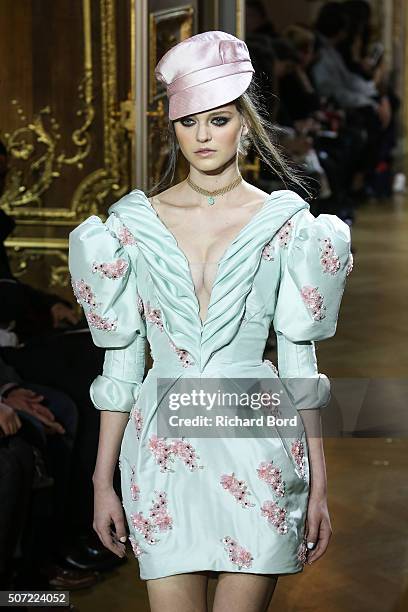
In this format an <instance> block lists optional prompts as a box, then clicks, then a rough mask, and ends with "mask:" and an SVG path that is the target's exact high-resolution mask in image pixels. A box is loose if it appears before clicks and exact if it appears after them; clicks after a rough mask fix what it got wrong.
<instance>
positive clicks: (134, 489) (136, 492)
mask: <svg viewBox="0 0 408 612" xmlns="http://www.w3.org/2000/svg"><path fill="white" fill-rule="evenodd" d="M131 470H132V476H131V479H130V495H131V497H132V501H138V500H139V496H140V488H139V487H138V485H137V484H136V482H135V466H132V468H131Z"/></svg>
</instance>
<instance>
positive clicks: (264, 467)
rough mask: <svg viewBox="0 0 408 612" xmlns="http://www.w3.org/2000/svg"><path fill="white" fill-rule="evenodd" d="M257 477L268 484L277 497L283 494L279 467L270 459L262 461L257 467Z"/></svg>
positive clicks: (283, 487) (282, 482)
mask: <svg viewBox="0 0 408 612" xmlns="http://www.w3.org/2000/svg"><path fill="white" fill-rule="evenodd" d="M256 471H257V473H258V477H259V478H260V480H263V481H264V482H266V484H268V485H269V486H270V487H271V488H272V490H273V491H274V492H275V493H276V495H277V496H278V497H283V496H284V495H285V482H284V481H283V480H282V470H281V468H279V467H277V466H275V465H273V462H272V461H262V463H260V464H259V467H258V468H257V470H256Z"/></svg>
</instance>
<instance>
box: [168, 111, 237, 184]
mask: <svg viewBox="0 0 408 612" xmlns="http://www.w3.org/2000/svg"><path fill="white" fill-rule="evenodd" d="M174 129H175V132H176V136H177V140H178V142H179V145H180V149H181V151H182V153H183V155H184V157H185V158H186V159H187V161H188V162H190V164H191V165H192V166H194V167H195V168H197V170H200V171H203V172H208V171H211V170H216V169H217V168H220V167H222V166H225V165H226V164H227V163H228V162H230V161H231V160H232V159H234V158H236V155H237V152H238V147H239V142H240V139H241V136H242V135H245V134H247V132H248V129H247V127H246V126H245V125H244V122H243V118H242V116H241V115H240V113H239V112H238V110H237V108H236V106H235V104H227V105H225V106H220V107H218V108H216V109H211V110H209V111H205V112H203V113H197V114H196V115H186V116H185V117H182V118H181V119H177V120H176V121H174ZM200 150H201V152H200Z"/></svg>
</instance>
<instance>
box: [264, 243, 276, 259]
mask: <svg viewBox="0 0 408 612" xmlns="http://www.w3.org/2000/svg"><path fill="white" fill-rule="evenodd" d="M274 253H275V246H274V245H273V239H272V240H270V241H269V242H267V243H266V244H265V246H264V248H263V249H262V259H266V260H267V261H274V260H275V258H274V256H273V255H274Z"/></svg>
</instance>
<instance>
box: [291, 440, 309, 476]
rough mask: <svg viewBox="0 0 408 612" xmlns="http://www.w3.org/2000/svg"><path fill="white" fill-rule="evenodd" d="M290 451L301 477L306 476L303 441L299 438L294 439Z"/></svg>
mask: <svg viewBox="0 0 408 612" xmlns="http://www.w3.org/2000/svg"><path fill="white" fill-rule="evenodd" d="M291 453H292V456H293V458H294V460H295V463H296V465H297V467H298V469H299V472H300V476H301V478H305V477H306V459H305V450H304V446H303V442H302V441H301V440H295V441H294V442H292V447H291Z"/></svg>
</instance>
